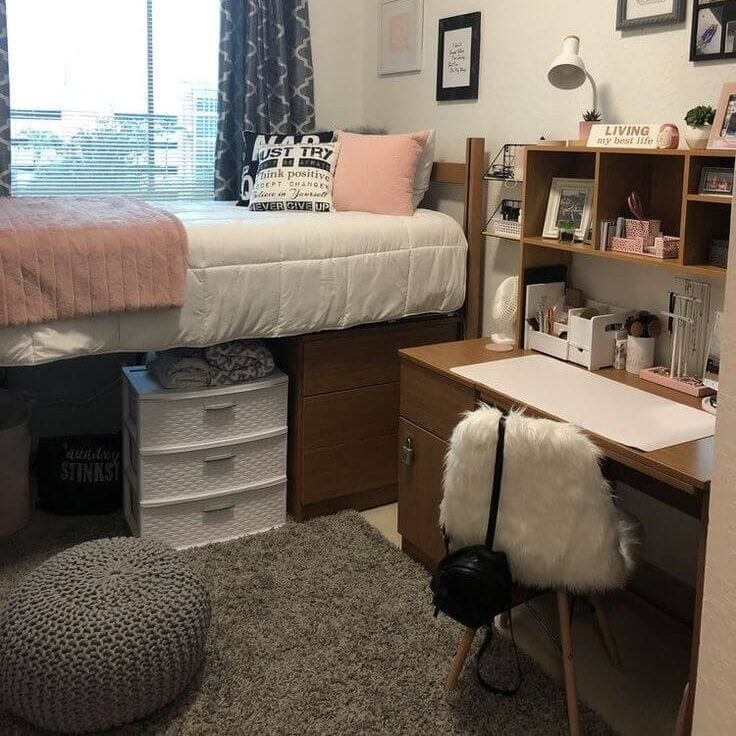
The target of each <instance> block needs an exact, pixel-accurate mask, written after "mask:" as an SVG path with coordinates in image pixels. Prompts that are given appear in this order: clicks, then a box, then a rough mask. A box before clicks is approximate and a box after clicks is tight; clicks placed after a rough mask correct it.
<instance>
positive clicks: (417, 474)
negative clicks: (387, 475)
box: [399, 418, 447, 562]
mask: <svg viewBox="0 0 736 736" xmlns="http://www.w3.org/2000/svg"><path fill="white" fill-rule="evenodd" d="M446 452H447V443H446V442H443V441H442V440H440V439H438V438H437V437H435V436H434V435H432V434H430V433H429V432H425V431H424V430H423V429H420V428H419V427H417V426H416V425H415V424H412V423H411V422H409V421H407V420H406V419H403V418H402V419H401V420H400V421H399V533H400V534H401V536H402V537H403V538H404V540H405V541H407V542H409V543H410V544H411V545H413V546H414V547H416V548H417V549H418V550H419V551H420V552H421V553H423V556H426V557H427V558H428V559H430V560H432V561H434V562H439V561H440V560H441V559H442V558H443V557H444V556H445V545H444V542H443V541H442V533H441V532H440V528H439V512H440V509H439V506H440V501H441V500H442V470H443V462H444V459H445V453H446Z"/></svg>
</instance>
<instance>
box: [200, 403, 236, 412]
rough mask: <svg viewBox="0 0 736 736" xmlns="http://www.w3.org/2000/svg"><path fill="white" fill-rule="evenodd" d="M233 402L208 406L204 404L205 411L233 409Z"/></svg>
mask: <svg viewBox="0 0 736 736" xmlns="http://www.w3.org/2000/svg"><path fill="white" fill-rule="evenodd" d="M234 408H235V404H210V406H205V407H204V410H205V411H225V410H226V409H234Z"/></svg>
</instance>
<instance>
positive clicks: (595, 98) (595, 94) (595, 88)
mask: <svg viewBox="0 0 736 736" xmlns="http://www.w3.org/2000/svg"><path fill="white" fill-rule="evenodd" d="M585 76H586V77H587V78H588V81H589V82H590V86H591V87H592V88H593V109H594V110H597V109H598V86H597V85H596V83H595V79H593V77H591V76H590V74H589V73H588V72H587V71H586V72H585Z"/></svg>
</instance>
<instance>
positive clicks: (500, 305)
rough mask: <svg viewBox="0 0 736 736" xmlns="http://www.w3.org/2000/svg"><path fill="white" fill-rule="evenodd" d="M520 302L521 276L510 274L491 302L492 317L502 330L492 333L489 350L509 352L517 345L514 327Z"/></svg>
mask: <svg viewBox="0 0 736 736" xmlns="http://www.w3.org/2000/svg"><path fill="white" fill-rule="evenodd" d="M518 304H519V277H518V276H509V278H507V279H504V280H503V281H502V282H501V285H500V286H499V287H498V289H497V290H496V295H495V296H494V297H493V303H492V304H491V317H493V319H494V321H495V322H496V323H497V324H498V325H499V329H500V330H501V331H500V332H495V333H493V334H492V335H491V342H490V343H489V344H488V345H486V347H487V348H488V349H489V350H493V351H496V352H507V351H509V350H513V349H514V346H515V345H516V338H515V337H514V327H515V325H516V311H517V308H518Z"/></svg>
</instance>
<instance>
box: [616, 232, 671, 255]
mask: <svg viewBox="0 0 736 736" xmlns="http://www.w3.org/2000/svg"><path fill="white" fill-rule="evenodd" d="M611 250H615V251H619V252H621V253H635V254H636V255H640V256H651V257H652V258H662V259H665V258H677V256H678V255H679V253H680V239H679V238H676V237H674V236H671V235H659V236H657V237H656V238H646V239H645V238H643V237H639V238H612V239H611Z"/></svg>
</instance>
